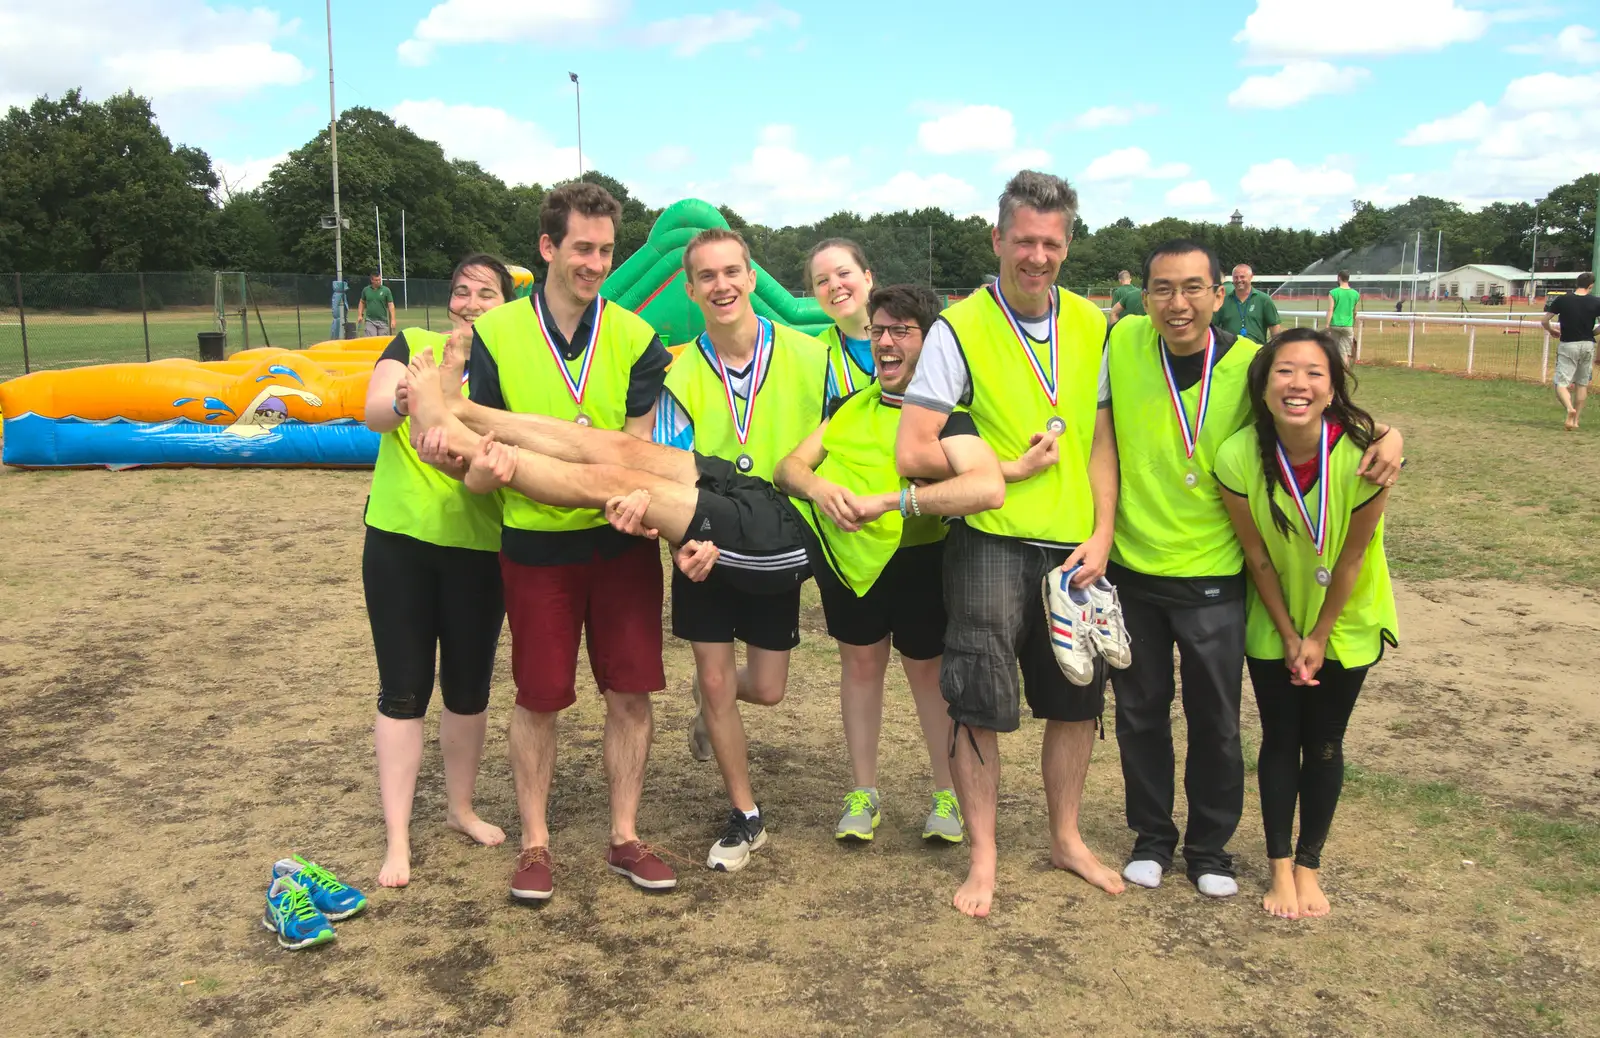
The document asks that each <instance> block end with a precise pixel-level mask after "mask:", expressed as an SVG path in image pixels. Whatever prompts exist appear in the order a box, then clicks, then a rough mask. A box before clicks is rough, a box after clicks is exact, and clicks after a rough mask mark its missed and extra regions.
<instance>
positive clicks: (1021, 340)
mask: <svg viewBox="0 0 1600 1038" xmlns="http://www.w3.org/2000/svg"><path fill="white" fill-rule="evenodd" d="M989 291H990V292H992V293H994V301H995V302H996V303H998V304H999V305H1000V312H1001V313H1002V314H1004V315H1005V318H1006V323H1007V324H1009V325H1010V326H1011V332H1012V334H1013V335H1015V336H1016V337H1017V345H1019V346H1021V347H1022V353H1023V356H1025V357H1027V358H1028V366H1029V367H1030V368H1032V369H1033V377H1034V378H1036V379H1038V380H1039V388H1040V389H1042V390H1044V397H1045V399H1046V400H1048V401H1050V406H1051V407H1054V406H1056V373H1057V370H1058V358H1059V356H1060V354H1059V353H1058V348H1057V344H1056V339H1057V335H1056V308H1057V306H1058V305H1059V298H1058V297H1057V295H1056V289H1055V286H1054V285H1051V286H1050V373H1049V375H1048V376H1047V375H1046V374H1045V370H1044V366H1043V365H1041V364H1040V363H1039V357H1038V355H1037V354H1035V353H1034V352H1033V347H1032V346H1030V345H1028V336H1027V334H1026V333H1025V332H1024V331H1023V330H1022V323H1021V322H1020V321H1018V320H1017V315H1016V314H1015V313H1013V312H1012V310H1011V304H1009V303H1007V302H1006V297H1005V296H1004V295H1003V294H1002V293H1001V292H1000V285H999V284H998V283H996V284H992V285H990V286H989Z"/></svg>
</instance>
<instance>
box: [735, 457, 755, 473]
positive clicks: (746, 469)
mask: <svg viewBox="0 0 1600 1038" xmlns="http://www.w3.org/2000/svg"><path fill="white" fill-rule="evenodd" d="M733 465H734V467H735V468H737V469H738V470H739V471H740V472H742V473H744V474H745V475H747V476H748V475H749V474H750V470H751V469H753V468H755V467H756V459H754V458H752V457H751V456H750V455H748V454H741V455H739V456H738V457H737V458H734V459H733Z"/></svg>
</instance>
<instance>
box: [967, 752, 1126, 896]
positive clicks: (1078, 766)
mask: <svg viewBox="0 0 1600 1038" xmlns="http://www.w3.org/2000/svg"><path fill="white" fill-rule="evenodd" d="M1094 729H1095V723H1094V722H1093V721H1046V722H1045V726H1044V748H1043V750H1042V752H1041V753H1040V757H1041V761H1040V767H1041V769H1042V770H1043V772H1044V796H1045V802H1046V804H1048V805H1049V808H1050V836H1051V839H1050V862H1051V864H1053V865H1054V866H1055V867H1056V868H1058V869H1066V870H1067V871H1069V872H1075V873H1077V874H1078V875H1079V876H1082V877H1083V878H1084V879H1085V880H1087V881H1088V882H1089V883H1091V884H1092V885H1094V886H1097V887H1099V888H1100V889H1101V890H1104V891H1105V892H1106V893H1108V894H1120V893H1122V890H1123V886H1124V884H1123V882H1122V877H1121V876H1119V875H1117V873H1116V870H1114V869H1108V868H1106V867H1105V866H1104V865H1102V864H1100V860H1099V859H1098V858H1096V857H1095V856H1094V852H1093V851H1091V850H1089V847H1088V845H1087V844H1085V843H1084V842H1083V836H1082V835H1081V834H1080V833H1079V832H1078V808H1079V806H1080V805H1081V804H1082V802H1083V783H1084V780H1085V779H1087V778H1088V776H1089V757H1090V754H1091V753H1092V751H1093V750H1094ZM962 806H963V807H965V806H966V805H964V804H963V805H962Z"/></svg>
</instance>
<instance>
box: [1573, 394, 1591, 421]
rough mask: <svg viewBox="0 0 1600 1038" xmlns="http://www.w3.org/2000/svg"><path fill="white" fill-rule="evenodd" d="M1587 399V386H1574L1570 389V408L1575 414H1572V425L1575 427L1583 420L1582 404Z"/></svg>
mask: <svg viewBox="0 0 1600 1038" xmlns="http://www.w3.org/2000/svg"><path fill="white" fill-rule="evenodd" d="M1588 400H1589V387H1588V386H1574V387H1573V389H1572V409H1573V410H1574V411H1576V412H1577V414H1575V415H1573V416H1572V427H1573V428H1574V429H1576V428H1577V427H1578V425H1579V423H1580V422H1582V421H1583V405H1584V404H1585V403H1587V402H1588Z"/></svg>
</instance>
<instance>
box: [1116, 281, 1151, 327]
mask: <svg viewBox="0 0 1600 1038" xmlns="http://www.w3.org/2000/svg"><path fill="white" fill-rule="evenodd" d="M1117 281H1118V282H1120V283H1119V284H1118V285H1117V287H1116V288H1113V289H1112V290H1111V323H1112V324H1116V323H1117V321H1119V320H1121V319H1122V318H1123V317H1127V316H1128V315H1130V314H1131V315H1133V316H1134V317H1143V316H1144V315H1145V313H1144V292H1143V291H1141V290H1140V289H1138V288H1136V287H1135V286H1134V284H1133V275H1132V274H1131V273H1129V272H1128V271H1126V270H1124V271H1121V272H1120V273H1118V274H1117Z"/></svg>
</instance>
